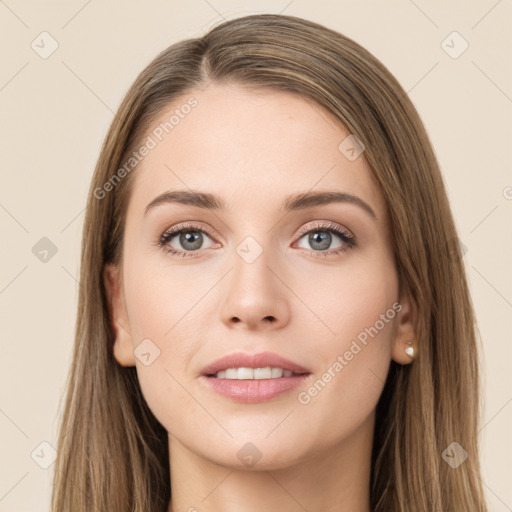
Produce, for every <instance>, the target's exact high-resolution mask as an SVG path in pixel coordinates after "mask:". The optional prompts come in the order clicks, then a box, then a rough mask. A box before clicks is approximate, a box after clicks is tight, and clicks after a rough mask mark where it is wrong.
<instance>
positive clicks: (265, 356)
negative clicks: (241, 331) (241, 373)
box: [201, 352, 309, 375]
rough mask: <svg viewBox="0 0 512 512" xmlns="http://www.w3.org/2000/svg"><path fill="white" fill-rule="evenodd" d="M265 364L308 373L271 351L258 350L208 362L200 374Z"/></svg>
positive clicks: (256, 366) (260, 366) (211, 373)
mask: <svg viewBox="0 0 512 512" xmlns="http://www.w3.org/2000/svg"><path fill="white" fill-rule="evenodd" d="M267 366H270V367H271V368H282V369H283V370H290V371H292V372H293V373H309V371H308V370H307V369H306V368H303V367H302V366H300V365H298V364H296V363H294V362H293V361H290V360H289V359H286V358H284V357H281V356H280V355H278V354H275V353H273V352H260V353H259V354H244V353H243V352H235V353H234V354H229V355H227V356H224V357H221V358H220V359H217V360H216V361H214V362H213V363H211V364H209V365H208V366H206V367H205V368H203V369H202V371H201V374H202V375H215V374H216V373H217V372H218V371H221V370H226V369H227V368H265V367H267Z"/></svg>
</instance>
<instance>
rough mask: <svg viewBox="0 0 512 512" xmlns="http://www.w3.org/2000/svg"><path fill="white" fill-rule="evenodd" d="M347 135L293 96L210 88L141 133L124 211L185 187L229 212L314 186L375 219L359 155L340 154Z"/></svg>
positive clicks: (373, 191)
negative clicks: (141, 152)
mask: <svg viewBox="0 0 512 512" xmlns="http://www.w3.org/2000/svg"><path fill="white" fill-rule="evenodd" d="M349 135H350V133H349V132H348V131H347V130H346V128H345V127H344V126H343V125H342V124H341V123H340V122H339V120H337V119H336V118H335V117H334V115H333V114H332V113H330V112H328V111H326V110H325V109H324V108H323V107H321V106H320V105H318V104H317V103H315V102H313V101H312V100H310V99H307V98H304V97H302V96H299V95H297V94H292V93H287V92H281V91H273V90H268V89H264V90H262V89H260V90H255V89H248V88H243V87H241V86H236V85H220V84H215V83H212V84H210V85H209V86H208V87H207V88H206V89H205V90H203V91H201V90H195V91H191V92H190V93H187V94H184V95H182V96H180V97H179V98H177V99H175V100H174V101H173V102H172V103H171V104H169V105H168V106H167V107H166V108H165V109H163V110H162V111H161V112H160V113H159V115H158V116H157V117H156V118H155V120H154V121H153V123H152V124H151V126H150V127H149V129H148V130H147V132H146V134H145V137H144V140H143V141H142V143H141V145H143V144H146V145H147V146H148V147H150V149H149V151H146V152H145V153H146V155H145V156H144V157H143V158H142V159H141V160H140V162H139V163H138V165H137V167H136V169H135V171H134V173H135V176H134V177H133V178H134V180H135V182H134V187H133V192H132V198H131V199H130V206H129V209H132V210H133V209H136V210H137V211H141V212H142V213H143V210H144V208H145V206H146V205H147V204H148V203H149V202H150V201H151V200H152V199H153V198H154V197H155V196H157V195H159V194H162V193H163V192H166V191H168V190H173V189H180V190H183V189H186V188H191V189H195V190H201V191H205V192H210V193H213V194H216V195H219V196H221V197H222V198H224V199H225V201H226V203H227V204H228V206H229V207H230V208H232V209H236V208H240V207H244V208H246V209H251V208H254V209H256V210H258V209H260V210H261V208H262V206H264V207H265V208H267V209H268V208H269V207H272V206H273V205H274V204H275V207H276V208H280V207H281V206H282V204H281V203H282V201H283V198H285V197H288V196H289V195H290V194H293V193H294V192H305V191H310V190H314V189H315V188H316V189H322V190H333V191H334V190H336V191H341V192H347V193H352V194H356V195H358V196H364V199H365V201H367V202H369V203H370V204H372V207H373V208H374V210H375V211H376V213H377V216H378V217H381V218H382V217H383V213H384V210H385V206H384V200H383V198H382V196H381V192H380V190H379V187H378V184H377V182H376V180H375V178H374V177H373V175H372V172H371V169H370V168H369V166H368V164H367V162H366V160H365V158H364V153H362V154H361V156H360V157H359V158H356V159H355V160H351V159H349V158H347V154H346V153H345V152H344V151H343V150H340V144H342V143H343V141H345V140H346V139H347V137H348V136H349ZM343 147H345V146H343V145H342V148H343ZM379 214H380V215H379Z"/></svg>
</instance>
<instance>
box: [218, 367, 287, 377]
mask: <svg viewBox="0 0 512 512" xmlns="http://www.w3.org/2000/svg"><path fill="white" fill-rule="evenodd" d="M292 375H293V372H292V371H291V370H283V369H282V368H271V367H270V366H266V367H265V368H227V369H226V370H221V371H218V372H217V373H216V374H215V377H217V378H218V379H232V380H254V379H255V380H261V379H279V378H281V377H291V376H292Z"/></svg>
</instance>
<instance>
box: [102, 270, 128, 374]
mask: <svg viewBox="0 0 512 512" xmlns="http://www.w3.org/2000/svg"><path fill="white" fill-rule="evenodd" d="M121 274H122V273H121V270H120V268H119V267H118V266H116V265H114V264H111V263H109V264H107V265H105V268H104V269H103V282H104V284H105V290H106V293H107V300H108V308H109V319H110V323H111V325H112V329H113V331H114V336H115V340H114V357H115V358H116V360H117V362H118V363H119V364H120V365H121V366H135V355H134V353H133V348H134V347H133V339H132V336H131V334H130V332H129V330H128V326H129V323H128V314H127V312H126V304H125V301H124V292H123V286H122V275H121Z"/></svg>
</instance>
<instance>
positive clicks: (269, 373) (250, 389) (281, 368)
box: [200, 352, 311, 403]
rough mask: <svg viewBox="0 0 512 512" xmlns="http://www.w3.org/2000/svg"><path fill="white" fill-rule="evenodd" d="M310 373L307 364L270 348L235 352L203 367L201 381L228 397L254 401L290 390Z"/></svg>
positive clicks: (260, 400)
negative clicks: (264, 350)
mask: <svg viewBox="0 0 512 512" xmlns="http://www.w3.org/2000/svg"><path fill="white" fill-rule="evenodd" d="M309 375H311V372H310V371H309V370H307V369H306V368H304V367H302V366H300V365H298V364H297V363H294V362H293V361H290V360H288V359H286V358H283V357H281V356H279V355H277V354H274V353H271V352H263V353H260V354H253V355H251V354H244V353H235V354H231V355H228V356H225V357H223V358H221V359H218V360H217V361H215V362H214V363H212V364H211V365H209V366H207V367H206V368H204V369H203V371H202V373H201V376H200V381H201V382H203V383H204V384H206V385H207V387H208V388H210V389H212V390H213V391H215V392H216V393H218V394H220V395H223V396H225V397H227V398H229V399H231V400H235V401H238V402H246V403H255V402H263V401H266V400H270V399H272V398H274V397H276V396H278V395H281V394H283V393H286V392H290V391H291V390H293V389H294V388H296V387H298V386H300V385H301V384H302V383H303V382H304V380H305V379H306V378H307V377H308V376H309Z"/></svg>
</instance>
